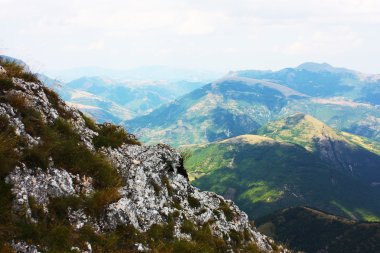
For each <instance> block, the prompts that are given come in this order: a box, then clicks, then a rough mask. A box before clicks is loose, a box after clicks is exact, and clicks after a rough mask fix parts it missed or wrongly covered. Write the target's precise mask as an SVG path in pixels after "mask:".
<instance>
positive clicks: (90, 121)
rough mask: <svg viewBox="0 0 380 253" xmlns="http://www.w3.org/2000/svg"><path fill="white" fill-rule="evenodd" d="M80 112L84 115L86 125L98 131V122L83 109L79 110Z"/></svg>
mask: <svg viewBox="0 0 380 253" xmlns="http://www.w3.org/2000/svg"><path fill="white" fill-rule="evenodd" d="M79 113H80V115H81V116H82V118H83V119H84V122H85V123H86V127H88V128H89V129H91V130H92V131H95V132H96V131H98V129H99V128H98V125H97V124H96V122H95V121H94V120H93V119H92V118H90V117H88V116H86V115H85V114H83V113H82V112H81V111H79Z"/></svg>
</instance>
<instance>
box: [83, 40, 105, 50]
mask: <svg viewBox="0 0 380 253" xmlns="http://www.w3.org/2000/svg"><path fill="white" fill-rule="evenodd" d="M104 46H105V42H104V40H96V41H94V42H91V43H90V44H89V45H88V47H87V49H88V50H101V49H104Z"/></svg>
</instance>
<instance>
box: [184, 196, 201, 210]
mask: <svg viewBox="0 0 380 253" xmlns="http://www.w3.org/2000/svg"><path fill="white" fill-rule="evenodd" d="M187 201H188V202H189V205H190V206H191V207H192V208H198V207H201V202H199V200H198V199H197V198H194V197H193V196H191V195H189V196H188V197H187Z"/></svg>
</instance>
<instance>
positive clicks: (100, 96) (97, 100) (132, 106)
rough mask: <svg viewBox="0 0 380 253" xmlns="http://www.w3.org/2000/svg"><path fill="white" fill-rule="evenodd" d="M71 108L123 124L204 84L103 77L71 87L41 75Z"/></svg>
mask: <svg viewBox="0 0 380 253" xmlns="http://www.w3.org/2000/svg"><path fill="white" fill-rule="evenodd" d="M39 77H40V80H41V81H43V82H44V83H46V84H47V85H48V86H49V87H50V88H52V89H54V90H55V91H56V92H57V93H58V94H59V95H60V96H61V97H62V98H63V99H64V100H65V101H66V102H67V103H68V104H70V105H72V106H74V107H76V108H78V109H80V110H82V111H84V112H86V113H87V114H89V115H90V116H91V117H92V118H94V119H96V121H98V122H112V123H115V124H121V123H122V122H123V121H124V120H127V119H132V118H134V117H136V116H139V115H144V114H147V113H149V112H151V111H152V110H153V109H156V108H158V107H159V106H161V105H163V104H165V103H168V102H170V101H172V100H174V99H175V98H177V97H179V96H181V95H183V94H185V93H187V92H189V91H192V90H194V89H196V88H198V87H200V86H202V85H203V83H199V82H189V81H176V82H167V81H141V80H140V81H118V80H114V79H110V78H104V77H100V76H93V77H81V78H79V79H75V80H72V81H70V82H68V83H62V82H60V81H57V80H53V79H51V78H49V77H47V76H45V75H39Z"/></svg>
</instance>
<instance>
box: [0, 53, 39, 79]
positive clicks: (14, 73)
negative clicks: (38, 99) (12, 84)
mask: <svg viewBox="0 0 380 253" xmlns="http://www.w3.org/2000/svg"><path fill="white" fill-rule="evenodd" d="M0 65H1V66H2V67H3V68H4V69H5V70H6V71H7V73H6V75H7V76H8V77H9V78H12V77H16V78H21V79H23V80H24V81H26V82H35V83H39V82H40V80H39V79H38V77H37V75H35V74H33V73H32V72H30V71H29V70H27V69H26V67H25V66H22V65H21V64H19V63H17V62H16V61H13V60H8V59H5V58H0Z"/></svg>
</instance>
